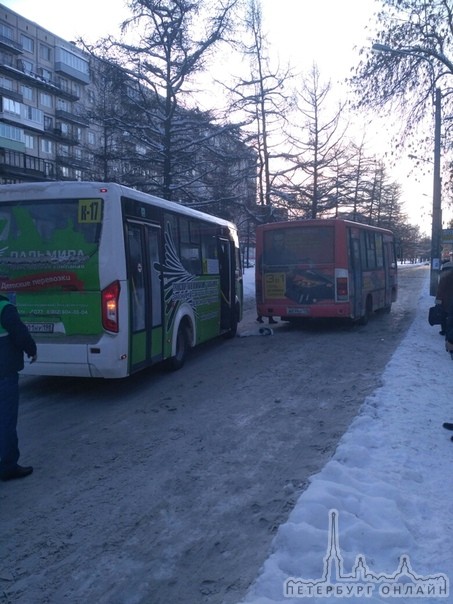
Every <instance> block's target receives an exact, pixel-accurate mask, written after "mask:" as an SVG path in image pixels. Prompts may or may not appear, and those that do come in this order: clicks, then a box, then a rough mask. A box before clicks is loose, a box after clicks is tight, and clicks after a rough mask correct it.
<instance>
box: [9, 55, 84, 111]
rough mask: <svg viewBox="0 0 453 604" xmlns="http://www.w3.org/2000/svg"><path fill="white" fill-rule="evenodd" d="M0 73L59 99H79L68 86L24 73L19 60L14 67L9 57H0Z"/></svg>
mask: <svg viewBox="0 0 453 604" xmlns="http://www.w3.org/2000/svg"><path fill="white" fill-rule="evenodd" d="M0 73H3V74H5V75H7V76H8V77H10V78H13V79H15V80H20V81H22V82H27V84H32V85H34V86H37V87H38V88H40V89H41V90H45V91H46V92H50V93H52V94H55V95H58V96H59V97H61V98H64V99H66V100H68V101H71V102H73V101H78V100H79V98H80V96H79V94H78V93H77V92H75V91H74V90H73V89H72V88H70V87H69V86H62V85H61V84H60V83H59V82H56V81H55V80H50V79H48V78H44V77H43V76H42V75H40V74H39V73H34V72H33V71H26V70H25V69H24V68H23V65H22V61H21V60H20V59H19V60H17V65H14V64H13V61H11V59H10V58H9V57H8V58H7V57H5V56H3V57H0Z"/></svg>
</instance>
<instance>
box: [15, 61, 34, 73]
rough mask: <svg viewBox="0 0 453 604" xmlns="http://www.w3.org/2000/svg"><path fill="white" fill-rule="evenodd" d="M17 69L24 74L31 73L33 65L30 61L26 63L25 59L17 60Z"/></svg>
mask: <svg viewBox="0 0 453 604" xmlns="http://www.w3.org/2000/svg"><path fill="white" fill-rule="evenodd" d="M18 66H19V69H21V70H22V71H23V72H24V73H33V63H32V62H31V61H26V60H25V59H19V60H18Z"/></svg>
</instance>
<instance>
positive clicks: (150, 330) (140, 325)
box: [126, 222, 163, 371]
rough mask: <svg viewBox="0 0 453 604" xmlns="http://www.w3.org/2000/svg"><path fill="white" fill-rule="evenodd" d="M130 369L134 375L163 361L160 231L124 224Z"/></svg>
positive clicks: (143, 225) (158, 228) (139, 224)
mask: <svg viewBox="0 0 453 604" xmlns="http://www.w3.org/2000/svg"><path fill="white" fill-rule="evenodd" d="M126 233H127V250H128V253H127V267H128V279H129V309H130V312H129V326H130V329H129V333H130V345H129V365H130V370H131V371H135V370H136V369H139V368H140V367H145V366H147V365H150V364H151V363H152V362H156V361H159V360H161V359H162V358H163V330H162V283H163V281H162V279H161V268H160V266H161V262H160V238H161V237H160V235H161V230H160V227H158V226H154V225H150V224H141V223H136V222H127V225H126Z"/></svg>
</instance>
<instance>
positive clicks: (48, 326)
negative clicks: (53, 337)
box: [26, 323, 53, 333]
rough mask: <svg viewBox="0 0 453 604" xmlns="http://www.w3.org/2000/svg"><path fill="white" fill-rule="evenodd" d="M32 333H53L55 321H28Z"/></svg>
mask: <svg viewBox="0 0 453 604" xmlns="http://www.w3.org/2000/svg"><path fill="white" fill-rule="evenodd" d="M26 325H27V327H28V331H29V332H30V333H53V323H27V324H26Z"/></svg>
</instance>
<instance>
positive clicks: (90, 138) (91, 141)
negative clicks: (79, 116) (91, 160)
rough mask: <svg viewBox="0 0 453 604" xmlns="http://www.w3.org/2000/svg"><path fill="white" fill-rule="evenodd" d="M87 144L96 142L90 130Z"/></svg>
mask: <svg viewBox="0 0 453 604" xmlns="http://www.w3.org/2000/svg"><path fill="white" fill-rule="evenodd" d="M88 144H90V145H95V144H96V137H95V135H94V132H91V131H89V132H88Z"/></svg>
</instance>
